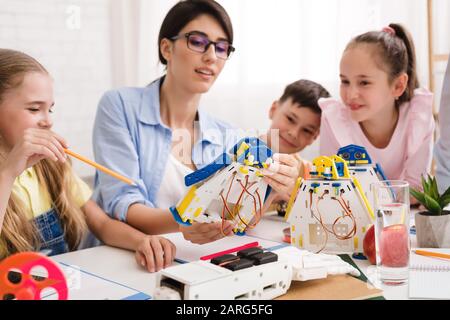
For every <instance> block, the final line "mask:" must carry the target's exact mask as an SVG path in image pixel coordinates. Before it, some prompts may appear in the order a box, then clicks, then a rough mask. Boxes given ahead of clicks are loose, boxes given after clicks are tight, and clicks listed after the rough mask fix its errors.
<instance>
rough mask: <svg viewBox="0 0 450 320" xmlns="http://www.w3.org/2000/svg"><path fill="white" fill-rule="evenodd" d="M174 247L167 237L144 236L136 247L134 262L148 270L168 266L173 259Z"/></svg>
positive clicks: (151, 270) (157, 269)
mask: <svg viewBox="0 0 450 320" xmlns="http://www.w3.org/2000/svg"><path fill="white" fill-rule="evenodd" d="M175 252H176V247H175V245H174V244H173V243H172V242H171V241H170V240H168V239H166V238H163V237H159V236H145V237H144V238H143V239H142V241H141V243H140V244H139V246H138V248H137V249H136V254H135V258H136V262H137V263H138V264H139V265H140V266H143V267H144V268H146V269H147V270H148V271H149V272H155V271H159V270H161V269H163V268H167V267H169V266H170V265H171V264H172V262H173V259H175Z"/></svg>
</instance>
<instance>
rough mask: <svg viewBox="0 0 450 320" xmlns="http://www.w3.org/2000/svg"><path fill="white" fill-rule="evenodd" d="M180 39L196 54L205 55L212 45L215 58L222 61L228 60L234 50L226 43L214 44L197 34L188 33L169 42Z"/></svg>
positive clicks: (218, 42)
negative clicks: (184, 39)
mask: <svg viewBox="0 0 450 320" xmlns="http://www.w3.org/2000/svg"><path fill="white" fill-rule="evenodd" d="M181 38H186V39H187V41H186V43H187V47H188V48H189V49H191V50H192V51H195V52H198V53H205V52H206V51H207V50H208V48H209V46H210V45H214V49H215V52H216V56H217V58H219V59H223V60H227V59H229V58H230V56H231V54H232V53H233V52H234V51H235V50H236V49H235V48H234V47H233V46H232V45H231V44H230V43H229V42H228V41H217V42H214V41H211V40H209V39H208V37H207V36H205V35H203V34H200V33H198V32H188V33H185V34H182V35H178V36H175V37H172V38H170V40H178V39H181Z"/></svg>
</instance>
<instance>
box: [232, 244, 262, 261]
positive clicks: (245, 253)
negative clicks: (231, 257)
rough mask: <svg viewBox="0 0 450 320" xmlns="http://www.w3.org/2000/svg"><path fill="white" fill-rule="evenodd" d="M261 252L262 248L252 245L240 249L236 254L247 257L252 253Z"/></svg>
mask: <svg viewBox="0 0 450 320" xmlns="http://www.w3.org/2000/svg"><path fill="white" fill-rule="evenodd" d="M258 253H263V249H262V248H259V247H253V248H248V249H244V250H241V251H239V252H238V253H237V255H238V256H239V257H241V258H248V257H250V256H252V255H254V254H258Z"/></svg>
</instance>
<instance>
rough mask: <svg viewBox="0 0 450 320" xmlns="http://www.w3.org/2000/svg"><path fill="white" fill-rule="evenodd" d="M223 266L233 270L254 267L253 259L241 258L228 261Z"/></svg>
mask: <svg viewBox="0 0 450 320" xmlns="http://www.w3.org/2000/svg"><path fill="white" fill-rule="evenodd" d="M223 267H224V268H227V269H228V270H231V271H238V270H242V269H246V268H250V267H253V261H252V260H249V259H239V260H238V261H235V262H231V263H227V264H226V265H224V266H223Z"/></svg>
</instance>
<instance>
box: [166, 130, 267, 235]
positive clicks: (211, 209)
mask: <svg viewBox="0 0 450 320" xmlns="http://www.w3.org/2000/svg"><path fill="white" fill-rule="evenodd" d="M271 156H272V151H271V150H270V149H269V148H268V147H267V146H266V144H265V143H264V142H262V141H261V140H259V139H258V138H245V139H243V140H241V141H240V142H239V143H238V144H236V146H234V147H233V148H232V149H231V150H230V151H229V152H228V153H224V154H222V155H221V156H220V157H218V158H217V159H216V160H215V161H214V162H213V163H211V164H209V165H208V166H206V167H205V168H203V169H200V170H198V171H196V172H194V173H192V174H190V175H187V176H186V177H185V184H186V186H187V187H190V189H189V190H188V192H187V194H186V195H185V196H184V197H183V198H182V199H181V200H180V201H179V202H178V204H177V205H176V206H174V207H171V208H170V211H171V212H172V214H173V216H174V218H175V220H176V221H177V222H178V223H180V224H185V225H191V224H192V222H193V221H196V222H216V221H225V220H230V221H233V222H234V223H235V225H236V226H235V228H234V230H233V231H234V233H235V234H238V235H243V234H245V230H246V229H247V228H252V227H254V226H255V225H256V224H257V223H258V222H259V219H260V218H261V216H262V208H263V205H264V202H265V200H266V199H267V197H268V195H269V193H270V191H271V188H270V187H269V186H268V185H267V183H265V182H264V181H263V180H262V177H263V175H262V174H261V169H262V168H264V167H267V166H269V165H270V164H271V163H272V159H271Z"/></svg>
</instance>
